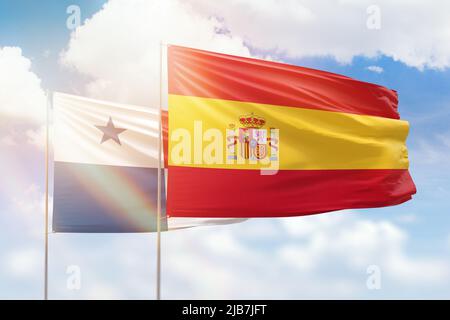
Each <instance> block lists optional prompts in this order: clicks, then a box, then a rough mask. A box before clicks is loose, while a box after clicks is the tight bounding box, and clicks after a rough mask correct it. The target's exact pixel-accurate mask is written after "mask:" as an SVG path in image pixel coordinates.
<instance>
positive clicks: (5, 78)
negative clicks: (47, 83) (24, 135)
mask: <svg viewBox="0 0 450 320" xmlns="http://www.w3.org/2000/svg"><path fill="white" fill-rule="evenodd" d="M30 68H31V61H30V60H29V59H27V58H25V57H24V56H23V55H22V50H21V49H20V48H17V47H4V48H1V47H0V123H1V124H2V126H4V125H6V124H8V122H9V121H10V120H11V119H18V120H20V121H26V122H30V123H31V124H40V123H42V122H43V121H44V119H45V106H46V98H45V93H44V91H43V90H42V88H41V81H40V79H39V78H38V77H37V76H36V75H35V74H34V73H33V72H32V71H30Z"/></svg>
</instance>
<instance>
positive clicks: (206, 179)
mask: <svg viewBox="0 0 450 320" xmlns="http://www.w3.org/2000/svg"><path fill="white" fill-rule="evenodd" d="M168 77H169V99H168V100H169V115H168V117H169V137H170V139H169V142H168V145H169V146H168V166H169V180H168V181H169V184H168V202H167V207H168V210H169V212H170V213H171V216H177V217H192V216H203V217H281V216H298V215H307V214H315V213H321V212H327V211H333V210H341V209H351V208H372V207H383V206H391V205H396V204H400V203H402V202H405V201H407V200H409V199H411V197H412V195H413V194H414V193H415V192H416V188H415V185H414V183H413V181H412V179H411V176H410V174H409V171H408V168H409V160H408V151H407V148H406V138H407V136H408V131H409V124H408V122H407V121H404V120H400V116H399V113H398V110H397V105H398V97H397V93H396V92H395V91H394V90H390V89H388V88H385V87H382V86H379V85H375V84H371V83H367V82H362V81H358V80H355V79H351V78H349V77H346V76H342V75H338V74H333V73H328V72H324V71H319V70H313V69H308V68H302V67H298V66H292V65H287V64H282V63H277V62H271V61H262V60H257V59H250V58H244V57H237V56H231V55H225V54H220V53H214V52H208V51H203V50H197V49H191V48H185V47H179V46H169V48H168Z"/></svg>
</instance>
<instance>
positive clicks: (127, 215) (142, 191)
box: [53, 161, 167, 233]
mask: <svg viewBox="0 0 450 320" xmlns="http://www.w3.org/2000/svg"><path fill="white" fill-rule="evenodd" d="M54 170H55V181H54V190H55V191H54V204H53V205H54V207H53V210H54V212H56V213H57V214H55V215H53V231H54V232H83V233H89V232H92V233H102V232H104V233H112V232H155V231H156V230H157V194H158V183H157V181H158V168H142V167H127V166H109V165H97V164H82V163H70V162H59V161H56V162H55V167H54ZM165 203H166V199H165V187H164V169H161V213H162V214H161V215H162V219H161V230H162V231H165V230H167V219H166V215H165V212H166V210H165Z"/></svg>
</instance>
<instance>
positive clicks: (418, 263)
mask: <svg viewBox="0 0 450 320" xmlns="http://www.w3.org/2000/svg"><path fill="white" fill-rule="evenodd" d="M261 227H264V229H272V232H270V234H268V235H267V236H265V235H264V234H259V235H258V233H255V232H253V231H252V230H253V229H260V228H261ZM247 234H251V236H247ZM408 243H409V241H408V234H407V233H406V232H405V231H404V230H403V229H401V228H400V227H398V226H397V225H396V224H394V223H392V222H390V221H383V220H381V221H374V220H370V219H367V218H364V217H362V216H360V215H356V214H354V213H352V212H348V211H347V212H336V213H332V214H324V215H317V216H308V217H298V218H285V219H274V220H268V219H265V220H250V221H248V222H246V223H244V224H240V225H235V226H229V227H227V229H221V228H214V227H211V228H206V229H203V230H190V231H189V232H188V231H177V232H173V233H169V234H166V235H165V236H164V241H163V245H164V251H163V252H164V255H163V257H164V260H163V265H164V269H163V276H164V278H163V284H164V287H163V288H164V291H163V292H164V297H165V298H176V299H178V298H213V299H216V298H218V299H220V298H222V299H227V298H235V299H236V298H237V299H253V298H255V299H258V298H269V299H278V298H291V299H292V298H294V299H295V298H367V297H370V294H371V292H370V290H368V289H367V287H366V279H367V274H366V270H367V267H368V266H369V265H377V266H379V267H380V270H381V276H382V281H383V285H384V286H386V287H389V288H390V289H389V292H384V294H386V295H387V296H391V297H401V296H402V292H403V290H404V288H408V289H409V290H411V291H413V292H414V291H415V290H416V291H417V292H420V289H419V288H445V287H446V285H447V284H448V283H449V280H450V274H449V270H450V261H449V259H446V258H443V257H437V256H431V257H427V256H420V255H417V254H411V253H409V251H408ZM415 297H416V298H419V296H417V295H415Z"/></svg>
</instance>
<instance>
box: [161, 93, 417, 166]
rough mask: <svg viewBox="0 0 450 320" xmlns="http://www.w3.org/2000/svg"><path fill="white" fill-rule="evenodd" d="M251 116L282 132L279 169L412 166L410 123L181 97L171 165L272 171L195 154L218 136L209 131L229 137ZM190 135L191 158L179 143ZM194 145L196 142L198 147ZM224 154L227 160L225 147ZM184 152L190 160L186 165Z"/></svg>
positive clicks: (175, 101) (174, 117) (175, 104)
mask: <svg viewBox="0 0 450 320" xmlns="http://www.w3.org/2000/svg"><path fill="white" fill-rule="evenodd" d="M250 113H254V114H255V115H257V116H260V117H263V118H264V119H265V120H266V124H265V126H264V128H270V127H272V128H277V129H279V141H280V142H279V159H280V162H279V169H290V170H314V169H318V170H320V169H406V168H408V164H409V162H408V154H407V149H406V146H405V140H406V137H407V135H408V130H409V124H408V122H406V121H402V120H395V119H388V118H382V117H376V116H366V115H356V114H350V113H341V112H330V111H322V110H311V109H303V108H293V107H285V106H276V105H267V104H258V103H248V102H239V101H229V100H220V99H209V98H199V97H188V96H179V95H169V137H170V138H169V164H171V165H183V166H189V167H205V168H229V169H257V168H264V167H267V166H268V165H267V164H261V163H256V164H255V163H253V164H251V163H241V164H237V163H235V164H227V163H225V160H224V161H221V163H212V164H211V163H208V161H205V159H206V158H204V159H200V161H199V156H198V155H197V158H195V156H194V150H197V151H198V150H199V147H198V142H199V141H201V139H202V134H203V135H205V133H206V139H211V138H210V137H208V135H210V136H211V135H214V134H216V133H217V132H218V130H212V131H211V130H209V129H219V132H221V133H222V135H223V137H224V139H225V136H226V129H227V128H229V125H230V124H234V125H236V127H240V126H241V125H240V123H239V117H240V116H242V115H246V114H250ZM194 121H201V123H202V125H201V126H202V128H201V129H202V132H200V130H198V132H196V136H194ZM198 124H199V122H197V127H198ZM180 129H181V130H180ZM183 129H186V130H187V131H186V130H183ZM197 129H198V128H197ZM208 130H209V131H208ZM199 132H200V133H199ZM186 133H189V134H190V140H191V141H190V146H191V153H192V154H191V156H190V157H188V156H186V154H184V153H183V152H180V141H184V140H183V139H182V138H180V135H181V136H182V135H183V134H186ZM177 136H178V137H177ZM180 139H181V140H180ZM199 139H200V140H199ZM194 141H197V148H196V149H194ZM210 141H211V140H210ZM186 143H187V142H186ZM209 144H210V142H209V141H203V145H202V146H201V147H200V150H202V151H203V152H206V153H208V152H209V151H210V149H208V147H207V146H208V145H209ZM205 148H206V149H205ZM186 150H187V149H183V151H186ZM205 150H206V151H205ZM208 150H209V151H208ZM174 151H176V152H175V153H174ZM222 151H223V155H224V157H225V155H226V146H225V143H223V147H222ZM180 154H181V155H184V156H185V158H183V159H184V162H182V163H180V161H182V160H180V157H179V155H180ZM200 157H201V155H200ZM188 158H190V159H189V161H188ZM195 160H196V161H195ZM205 162H206V163H205Z"/></svg>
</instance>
